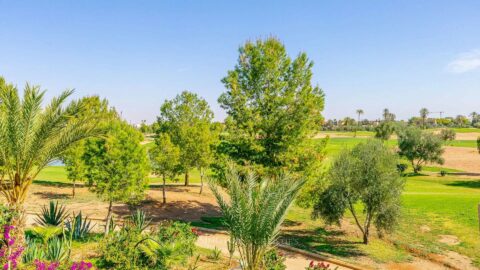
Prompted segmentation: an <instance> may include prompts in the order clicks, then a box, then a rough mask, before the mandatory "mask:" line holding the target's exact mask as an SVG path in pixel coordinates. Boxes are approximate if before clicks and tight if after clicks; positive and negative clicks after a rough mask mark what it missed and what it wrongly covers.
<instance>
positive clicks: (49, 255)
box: [45, 237, 70, 262]
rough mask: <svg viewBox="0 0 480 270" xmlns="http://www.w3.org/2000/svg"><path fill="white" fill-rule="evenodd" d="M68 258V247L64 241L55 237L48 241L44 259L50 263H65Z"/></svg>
mask: <svg viewBox="0 0 480 270" xmlns="http://www.w3.org/2000/svg"><path fill="white" fill-rule="evenodd" d="M69 256H70V246H69V245H68V243H67V242H66V241H65V240H63V239H60V238H58V237H55V238H52V239H51V240H50V241H48V243H47V249H46V252H45V259H47V260H49V261H52V262H63V261H66V260H67V259H68V258H69Z"/></svg>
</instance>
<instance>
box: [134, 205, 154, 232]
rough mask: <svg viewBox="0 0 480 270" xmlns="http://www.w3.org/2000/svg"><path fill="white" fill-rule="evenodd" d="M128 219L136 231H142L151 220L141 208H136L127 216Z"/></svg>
mask: <svg viewBox="0 0 480 270" xmlns="http://www.w3.org/2000/svg"><path fill="white" fill-rule="evenodd" d="M128 221H129V222H131V225H132V226H131V227H132V228H133V229H134V230H137V231H138V232H143V231H144V230H145V229H146V228H147V227H148V226H149V225H150V222H151V221H152V220H151V219H149V218H147V215H146V214H145V212H143V211H142V210H139V209H137V210H136V211H135V212H134V213H133V214H132V215H131V216H129V217H128Z"/></svg>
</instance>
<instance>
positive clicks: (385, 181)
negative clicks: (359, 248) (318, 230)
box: [313, 140, 404, 244]
mask: <svg viewBox="0 0 480 270" xmlns="http://www.w3.org/2000/svg"><path fill="white" fill-rule="evenodd" d="M328 179H329V180H330V182H331V185H330V186H329V187H328V188H327V189H326V190H325V191H324V192H323V193H321V195H320V196H319V197H318V200H317V201H316V203H315V205H314V208H313V217H314V218H318V217H321V218H323V219H324V220H325V221H326V222H327V223H329V224H331V223H337V224H339V223H340V220H341V219H342V218H343V216H344V214H345V212H346V211H347V210H348V211H349V212H350V213H351V214H352V216H353V218H354V220H355V224H356V225H357V227H358V229H359V230H360V231H361V232H362V234H363V243H364V244H368V238H369V235H370V227H371V225H372V224H374V225H375V227H376V228H377V231H379V232H380V233H383V232H389V231H391V230H393V228H394V227H395V225H396V224H397V221H398V217H399V215H400V204H401V194H402V191H403V187H404V180H403V179H402V178H401V177H400V175H399V173H398V171H397V157H396V155H395V153H393V152H392V151H391V150H390V149H389V148H388V147H387V146H385V145H384V144H382V143H381V142H380V141H377V140H369V141H367V142H366V143H360V144H358V145H357V146H355V147H354V148H353V149H350V150H344V151H343V152H342V153H341V154H340V155H339V156H338V157H337V158H336V159H335V161H334V162H333V165H332V167H331V168H330V170H329V173H328ZM359 203H360V204H361V207H362V211H363V213H364V214H363V215H361V214H360V213H359V212H357V208H356V206H357V204H359ZM362 216H363V221H362V220H361V219H362Z"/></svg>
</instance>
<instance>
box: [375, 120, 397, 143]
mask: <svg viewBox="0 0 480 270" xmlns="http://www.w3.org/2000/svg"><path fill="white" fill-rule="evenodd" d="M394 132H395V125H394V123H393V122H391V121H384V122H382V123H380V124H379V125H378V126H376V127H375V138H377V139H381V140H382V141H388V140H389V139H390V137H391V136H392V134H393V133H394Z"/></svg>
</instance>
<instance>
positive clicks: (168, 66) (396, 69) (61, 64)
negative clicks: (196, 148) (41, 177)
mask: <svg viewBox="0 0 480 270" xmlns="http://www.w3.org/2000/svg"><path fill="white" fill-rule="evenodd" d="M0 10H1V12H0V76H4V77H5V79H6V80H7V81H9V82H12V83H14V84H16V85H17V86H18V87H19V89H22V88H23V86H24V85H25V83H26V82H29V83H31V84H36V85H41V87H42V89H46V90H47V95H46V96H47V98H51V97H53V96H55V95H58V94H59V93H60V92H61V91H62V90H65V89H67V88H74V89H75V94H74V98H79V97H82V96H85V95H95V94H96V95H100V96H101V97H105V98H107V99H108V100H109V102H110V104H111V105H112V106H115V107H116V108H117V110H118V111H121V112H122V115H123V117H124V118H126V119H127V120H128V121H130V122H132V123H139V122H140V121H141V120H147V122H152V121H154V120H155V119H156V116H157V115H158V114H159V108H160V106H161V104H162V103H163V102H164V101H165V99H171V98H173V97H174V96H175V95H177V94H178V93H180V92H181V91H183V90H189V91H192V92H196V93H198V94H199V95H200V96H202V97H204V98H205V99H206V100H207V101H208V102H209V104H210V106H211V108H212V110H213V111H214V113H215V117H216V119H217V120H222V119H223V118H224V117H225V112H224V111H223V110H222V109H221V108H220V107H219V105H218V103H217V98H218V96H219V95H220V94H221V93H222V92H224V91H225V88H224V86H223V84H222V83H221V79H222V78H223V77H224V76H225V75H226V74H227V72H228V70H231V69H233V67H234V65H235V63H236V61H237V57H238V48H239V47H240V46H241V45H242V44H243V43H244V42H245V41H247V40H255V39H258V38H266V37H269V36H275V37H277V38H279V39H280V40H281V41H282V42H283V43H284V44H285V46H286V48H287V51H288V53H289V54H290V56H292V57H295V56H296V55H297V54H298V53H299V52H306V53H307V55H308V56H309V58H310V59H311V60H312V61H313V62H314V63H315V65H314V68H313V72H314V77H313V79H312V83H313V84H315V85H317V84H318V85H319V86H320V87H321V88H322V89H323V90H324V92H325V95H326V106H325V111H324V115H325V117H326V118H337V119H338V118H343V117H345V116H351V117H354V116H355V111H356V110H357V109H363V110H364V111H365V114H364V117H365V118H369V119H376V118H379V117H381V113H382V110H383V108H389V109H390V111H391V112H393V113H395V114H396V115H397V118H399V119H407V118H409V117H411V116H412V115H418V111H419V110H420V108H422V107H426V108H428V109H429V110H430V111H431V112H439V111H443V112H444V115H447V116H456V115H458V114H463V115H468V114H469V113H471V112H472V111H480V102H479V101H480V16H479V14H480V1H478V0H472V1H468V0H465V1H461V0H458V1H451V0H449V1H442V0H410V1H408V0H389V1H385V0H381V1H380V0H370V1H357V0H350V1H347V0H335V1H334V0H332V1H262V0H257V1H253V0H247V1H220V0H219V1H209V0H192V1H181V0H176V1H174V0H172V1H93V0H92V1H88V0H82V1H42V0H40V1H21V0H20V1H4V0H0ZM432 116H436V114H434V113H432Z"/></svg>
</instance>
